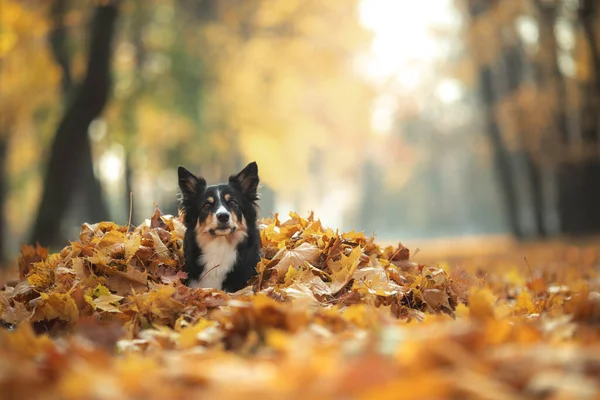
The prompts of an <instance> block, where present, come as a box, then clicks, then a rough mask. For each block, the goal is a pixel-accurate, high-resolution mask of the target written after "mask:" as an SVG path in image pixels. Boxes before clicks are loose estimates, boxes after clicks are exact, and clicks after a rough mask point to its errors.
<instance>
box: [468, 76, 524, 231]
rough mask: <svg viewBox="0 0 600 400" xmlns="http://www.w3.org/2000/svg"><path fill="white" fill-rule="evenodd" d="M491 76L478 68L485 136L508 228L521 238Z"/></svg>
mask: <svg viewBox="0 0 600 400" xmlns="http://www.w3.org/2000/svg"><path fill="white" fill-rule="evenodd" d="M493 79H494V78H493V76H492V71H491V68H490V67H489V66H480V67H479V86H480V91H481V99H482V103H483V106H482V108H483V115H484V118H485V122H486V125H487V129H486V130H487V134H488V138H489V140H490V143H491V145H492V150H493V153H494V163H495V164H496V168H495V169H496V173H497V174H498V179H499V181H500V188H501V192H502V196H503V197H504V199H503V200H504V201H503V203H504V206H505V209H506V213H507V216H508V226H509V229H510V231H511V232H512V234H513V235H515V236H516V237H517V238H523V237H524V233H523V229H522V227H521V221H520V218H519V202H518V198H517V191H516V184H515V180H514V176H513V174H512V171H511V157H510V152H509V151H508V149H507V148H506V146H505V145H504V141H503V140H502V134H501V131H500V126H499V125H498V122H497V121H496V118H495V116H494V111H493V108H494V92H493Z"/></svg>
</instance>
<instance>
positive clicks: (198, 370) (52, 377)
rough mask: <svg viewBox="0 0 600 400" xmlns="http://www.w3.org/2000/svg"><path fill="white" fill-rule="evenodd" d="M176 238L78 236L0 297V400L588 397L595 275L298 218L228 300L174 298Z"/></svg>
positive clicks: (178, 289) (272, 238) (597, 333)
mask: <svg viewBox="0 0 600 400" xmlns="http://www.w3.org/2000/svg"><path fill="white" fill-rule="evenodd" d="M184 229H185V228H184V227H183V225H182V223H181V221H180V220H179V219H178V218H177V217H172V216H167V215H161V213H160V212H159V211H158V210H157V211H156V212H155V214H154V215H153V216H152V218H151V219H149V220H147V221H146V222H145V223H144V224H142V225H141V226H138V227H136V228H131V227H128V226H118V225H115V224H114V223H111V222H101V223H98V224H95V225H89V224H84V225H83V226H82V230H81V234H80V238H79V241H77V242H72V243H70V245H68V246H66V247H65V248H64V249H63V250H62V251H61V252H60V253H58V254H48V251H47V250H45V249H43V248H41V247H39V246H38V247H30V246H25V247H24V248H23V249H22V257H21V259H20V260H19V272H20V278H21V279H20V280H19V282H18V283H17V284H16V285H14V286H13V285H4V287H3V288H2V290H1V291H0V326H1V327H2V328H0V398H27V399H35V398H44V399H52V398H56V399H58V398H60V399H76V398H94V399H104V398H106V399H109V398H110V399H112V398H120V399H124V398H142V397H143V398H157V399H167V398H173V399H175V398H201V397H202V398H206V397H209V398H219V399H226V398H232V397H236V398H237V397H242V396H244V397H247V396H257V397H258V396H261V398H282V397H283V398H303V399H304V398H354V397H360V398H377V399H380V398H390V399H392V398H393V399H398V398H400V399H401V398H407V399H408V398H410V399H418V398H423V399H431V398H488V399H513V398H523V397H526V398H574V399H585V398H598V397H599V396H600V380H599V378H598V377H599V376H600V279H599V276H598V258H597V257H596V256H595V254H596V253H593V255H592V256H591V257H587V258H586V262H580V263H579V264H578V265H571V264H569V263H568V262H566V261H564V260H560V261H559V260H557V262H555V263H547V264H546V265H544V266H543V267H542V266H539V267H538V266H535V268H531V267H530V268H528V269H523V268H515V267H514V266H503V265H501V264H500V265H495V266H494V267H493V268H492V267H489V268H485V266H484V267H483V268H482V267H481V266H477V267H475V266H474V267H473V268H456V267H440V266H435V267H433V266H427V265H420V264H418V263H415V262H412V261H411V260H410V257H409V251H408V249H406V248H405V247H404V246H402V245H401V244H398V245H397V246H387V247H384V246H380V245H378V244H377V243H375V240H374V238H372V237H371V238H369V237H366V236H365V235H364V234H362V233H357V232H349V233H342V234H340V233H339V232H337V231H335V230H332V229H330V228H326V227H323V226H322V225H321V223H320V221H318V220H315V219H314V218H313V216H312V215H311V216H309V217H308V218H302V217H300V216H299V215H297V214H295V213H291V214H290V219H289V220H287V221H285V222H281V221H280V220H279V219H278V217H277V216H275V217H274V218H273V219H271V220H265V221H263V223H262V225H261V239H262V245H263V251H264V254H263V259H262V260H261V262H260V263H259V265H258V266H257V269H258V276H257V277H256V278H255V279H254V280H253V281H252V282H251V285H250V286H248V287H247V288H246V289H243V290H241V291H239V292H237V293H224V292H221V291H217V290H209V289H190V288H188V287H186V286H185V285H183V284H182V281H183V280H184V279H185V277H186V276H185V273H184V272H182V262H183V234H184Z"/></svg>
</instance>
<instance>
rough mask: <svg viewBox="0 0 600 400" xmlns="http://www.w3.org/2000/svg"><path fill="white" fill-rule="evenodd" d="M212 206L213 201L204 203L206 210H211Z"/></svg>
mask: <svg viewBox="0 0 600 400" xmlns="http://www.w3.org/2000/svg"><path fill="white" fill-rule="evenodd" d="M211 207H212V203H204V205H203V206H202V208H203V209H205V210H210V208H211Z"/></svg>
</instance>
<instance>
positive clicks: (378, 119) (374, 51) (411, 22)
mask: <svg viewBox="0 0 600 400" xmlns="http://www.w3.org/2000/svg"><path fill="white" fill-rule="evenodd" d="M359 13H360V19H361V22H362V24H363V25H364V26H366V27H367V28H368V29H370V30H372V31H373V33H374V39H373V44H372V47H371V54H370V55H369V56H368V57H367V59H365V60H363V68H364V72H365V74H366V76H367V77H368V78H370V79H371V80H373V82H375V83H376V84H378V85H379V86H380V88H381V90H382V95H381V96H380V98H378V99H377V100H376V101H375V103H374V105H373V117H372V119H373V122H372V125H373V128H374V130H375V131H376V132H378V133H381V134H387V133H389V130H390V128H391V123H392V118H393V113H394V111H395V101H394V96H393V93H389V92H388V93H385V92H386V89H389V86H390V83H397V84H398V85H399V86H400V87H402V88H405V89H407V90H414V89H416V88H418V87H419V86H420V84H421V82H422V79H423V78H424V77H423V74H422V71H424V70H425V69H427V68H428V67H429V66H430V65H431V63H432V62H433V61H434V60H435V58H436V57H439V56H441V55H443V53H442V52H443V49H441V48H440V43H439V40H438V39H436V37H435V36H434V35H433V33H432V31H431V28H432V27H434V26H443V27H447V26H456V24H457V23H460V19H459V18H457V11H456V9H455V8H454V5H453V0H413V1H410V0H362V2H361V3H360V6H359ZM457 90H459V89H457V88H456V86H455V85H453V83H452V82H442V84H440V88H438V92H439V93H438V95H439V96H440V99H441V100H442V101H448V102H451V101H455V99H456V98H457V96H459V95H460V93H457Z"/></svg>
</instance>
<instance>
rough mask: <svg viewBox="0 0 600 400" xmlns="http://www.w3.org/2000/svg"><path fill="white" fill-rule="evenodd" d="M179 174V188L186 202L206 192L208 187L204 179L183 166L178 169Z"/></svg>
mask: <svg viewBox="0 0 600 400" xmlns="http://www.w3.org/2000/svg"><path fill="white" fill-rule="evenodd" d="M177 174H178V175H179V188H180V189H181V194H183V198H184V200H185V199H189V198H192V197H195V196H196V194H198V192H200V191H202V190H204V187H205V186H206V181H205V180H204V178H201V177H197V176H196V175H194V174H192V173H191V172H190V171H188V170H187V169H185V168H184V167H182V166H179V168H178V169H177Z"/></svg>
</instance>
